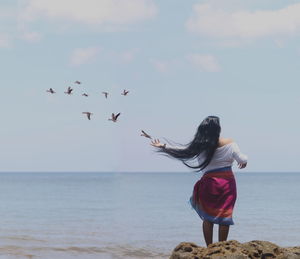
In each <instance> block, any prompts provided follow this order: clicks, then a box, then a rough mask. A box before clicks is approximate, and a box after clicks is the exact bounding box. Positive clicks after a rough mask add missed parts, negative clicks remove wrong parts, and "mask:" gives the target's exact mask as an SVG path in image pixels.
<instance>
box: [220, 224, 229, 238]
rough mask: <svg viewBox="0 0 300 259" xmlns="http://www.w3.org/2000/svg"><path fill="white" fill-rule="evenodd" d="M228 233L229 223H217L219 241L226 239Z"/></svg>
mask: <svg viewBox="0 0 300 259" xmlns="http://www.w3.org/2000/svg"><path fill="white" fill-rule="evenodd" d="M228 233H229V225H219V242H220V241H226V240H227V237H228Z"/></svg>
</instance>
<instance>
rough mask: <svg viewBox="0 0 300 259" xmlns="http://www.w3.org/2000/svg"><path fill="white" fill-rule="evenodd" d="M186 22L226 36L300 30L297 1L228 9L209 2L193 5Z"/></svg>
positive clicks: (278, 34) (204, 32)
mask: <svg viewBox="0 0 300 259" xmlns="http://www.w3.org/2000/svg"><path fill="white" fill-rule="evenodd" d="M193 9H194V13H193V16H192V17H190V19H189V20H188V21H187V22H186V27H187V29H188V30H189V31H191V32H194V33H198V34H200V35H204V36H210V37H213V38H219V39H226V40H228V39H229V40H235V39H238V40H253V39H258V38H263V37H282V36H290V35H295V34H297V33H299V32H300V4H293V5H289V6H287V7H285V8H282V9H278V10H258V11H252V12H251V11H247V10H240V11H229V10H226V11H225V10H223V9H218V8H213V7H212V5H210V4H196V5H194V8H193Z"/></svg>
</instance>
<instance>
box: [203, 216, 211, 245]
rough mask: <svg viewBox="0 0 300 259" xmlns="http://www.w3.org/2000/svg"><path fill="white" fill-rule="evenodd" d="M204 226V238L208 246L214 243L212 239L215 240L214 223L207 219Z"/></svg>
mask: <svg viewBox="0 0 300 259" xmlns="http://www.w3.org/2000/svg"><path fill="white" fill-rule="evenodd" d="M202 228H203V235H204V239H205V242H206V245H207V246H208V245H209V244H212V241H213V228H214V223H211V222H209V221H207V220H203V224H202Z"/></svg>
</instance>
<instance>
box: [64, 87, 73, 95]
mask: <svg viewBox="0 0 300 259" xmlns="http://www.w3.org/2000/svg"><path fill="white" fill-rule="evenodd" d="M72 91H73V89H72V88H71V87H70V86H69V87H68V89H67V91H66V92H65V94H69V95H70V94H72Z"/></svg>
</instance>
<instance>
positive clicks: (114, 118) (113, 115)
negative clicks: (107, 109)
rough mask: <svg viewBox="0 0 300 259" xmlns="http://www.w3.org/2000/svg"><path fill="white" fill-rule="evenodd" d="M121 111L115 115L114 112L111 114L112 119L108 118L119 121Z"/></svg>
mask: <svg viewBox="0 0 300 259" xmlns="http://www.w3.org/2000/svg"><path fill="white" fill-rule="evenodd" d="M120 114H121V113H120V112H119V113H118V114H117V115H115V114H114V113H112V114H111V119H108V120H109V121H113V122H117V119H118V117H119V116H120Z"/></svg>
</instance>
